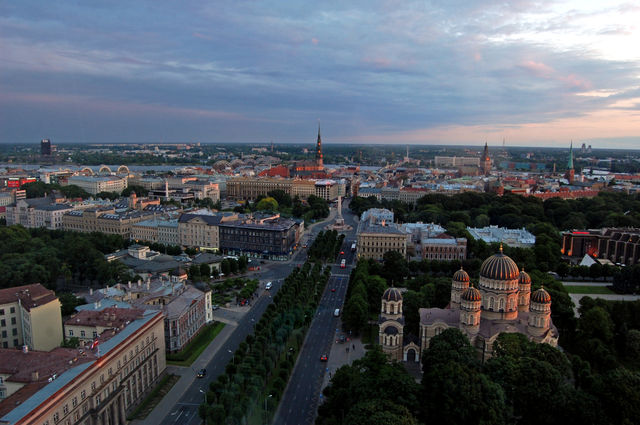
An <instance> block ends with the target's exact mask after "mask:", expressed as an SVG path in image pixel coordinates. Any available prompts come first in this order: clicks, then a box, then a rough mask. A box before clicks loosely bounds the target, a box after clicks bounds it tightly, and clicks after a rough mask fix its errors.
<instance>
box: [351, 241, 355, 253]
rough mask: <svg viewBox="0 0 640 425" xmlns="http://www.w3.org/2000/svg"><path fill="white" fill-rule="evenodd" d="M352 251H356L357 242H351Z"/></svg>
mask: <svg viewBox="0 0 640 425" xmlns="http://www.w3.org/2000/svg"><path fill="white" fill-rule="evenodd" d="M351 252H356V243H355V242H354V243H352V244H351Z"/></svg>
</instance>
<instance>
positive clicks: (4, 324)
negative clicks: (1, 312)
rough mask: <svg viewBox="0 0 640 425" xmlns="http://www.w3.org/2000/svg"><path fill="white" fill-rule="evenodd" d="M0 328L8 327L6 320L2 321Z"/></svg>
mask: <svg viewBox="0 0 640 425" xmlns="http://www.w3.org/2000/svg"><path fill="white" fill-rule="evenodd" d="M0 326H3V327H4V326H7V321H6V320H4V319H2V320H0Z"/></svg>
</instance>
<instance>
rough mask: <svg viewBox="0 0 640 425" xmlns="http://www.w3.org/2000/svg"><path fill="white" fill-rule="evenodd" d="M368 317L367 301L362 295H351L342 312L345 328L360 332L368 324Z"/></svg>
mask: <svg viewBox="0 0 640 425" xmlns="http://www.w3.org/2000/svg"><path fill="white" fill-rule="evenodd" d="M368 318H369V306H368V304H367V301H366V300H365V299H364V298H363V297H362V296H361V295H356V296H354V297H350V298H349V300H348V301H347V302H346V304H345V306H344V311H343V312H342V320H343V322H344V326H345V328H347V329H350V330H352V331H353V332H354V333H356V334H358V333H359V332H360V330H362V329H363V328H364V327H365V326H366V325H367V320H368Z"/></svg>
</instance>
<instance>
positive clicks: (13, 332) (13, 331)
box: [11, 328, 18, 336]
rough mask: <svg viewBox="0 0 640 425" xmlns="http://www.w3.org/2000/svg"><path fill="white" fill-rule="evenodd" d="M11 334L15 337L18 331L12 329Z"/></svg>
mask: <svg viewBox="0 0 640 425" xmlns="http://www.w3.org/2000/svg"><path fill="white" fill-rule="evenodd" d="M11 334H12V335H13V336H17V335H18V329H17V328H13V329H12V330H11Z"/></svg>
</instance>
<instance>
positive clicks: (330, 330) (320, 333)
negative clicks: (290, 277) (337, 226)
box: [273, 217, 355, 425]
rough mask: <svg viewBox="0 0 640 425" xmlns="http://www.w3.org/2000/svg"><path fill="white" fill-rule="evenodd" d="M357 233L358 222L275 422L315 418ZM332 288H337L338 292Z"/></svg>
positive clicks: (295, 423) (285, 424) (291, 424)
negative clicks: (325, 358)
mask: <svg viewBox="0 0 640 425" xmlns="http://www.w3.org/2000/svg"><path fill="white" fill-rule="evenodd" d="M345 220H347V222H349V221H351V222H352V223H353V217H345ZM352 223H349V224H352ZM354 234H355V226H354V230H351V231H349V232H347V235H346V238H345V241H344V243H343V246H342V250H343V251H344V255H340V256H339V258H338V260H337V262H336V264H335V265H333V266H332V267H331V278H330V279H329V282H328V284H327V287H326V289H325V291H324V293H323V295H322V298H321V300H320V304H319V305H318V310H317V312H316V315H315V317H314V319H313V321H312V322H311V327H310V328H309V332H308V333H307V337H306V339H305V342H304V345H303V346H302V349H301V351H300V355H299V356H298V361H297V363H296V366H295V368H294V370H293V373H292V375H291V378H290V379H289V383H288V385H287V389H286V390H285V393H284V394H283V396H282V400H281V401H280V406H279V408H278V411H277V414H276V417H275V418H274V421H273V423H274V424H275V425H303V424H313V423H314V422H315V419H316V414H317V409H318V405H319V404H320V402H321V397H322V395H321V388H322V382H323V379H324V375H325V373H327V364H326V363H324V362H322V361H320V357H321V356H322V355H328V354H329V353H330V351H331V344H332V343H333V341H334V339H335V337H336V334H337V333H338V332H339V329H338V318H337V317H335V316H334V311H335V309H336V308H340V310H341V311H342V306H343V304H344V300H345V296H346V294H347V287H348V285H349V274H350V273H351V269H352V267H353V266H352V265H353V263H354V260H355V254H354V253H352V252H351V244H352V243H353V242H354V240H355V239H354ZM342 258H345V259H346V264H347V265H348V266H347V267H346V268H345V269H342V268H340V266H339V264H340V260H341V259H342ZM332 289H335V292H333V291H332Z"/></svg>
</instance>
